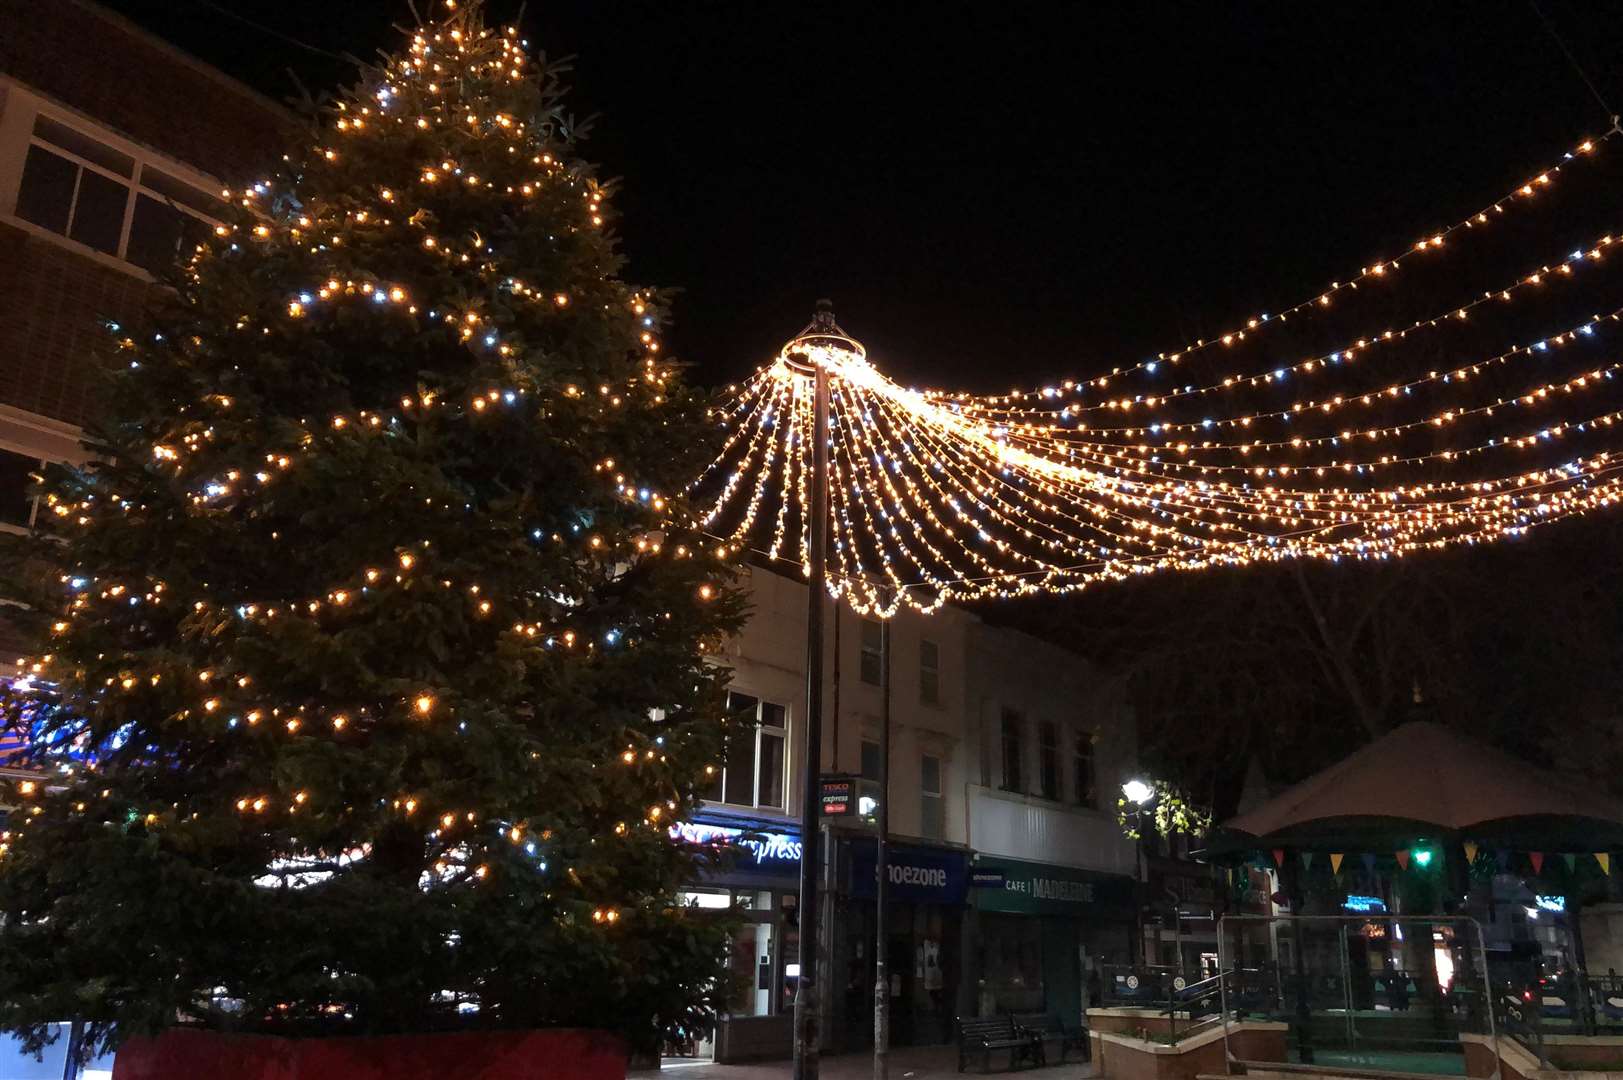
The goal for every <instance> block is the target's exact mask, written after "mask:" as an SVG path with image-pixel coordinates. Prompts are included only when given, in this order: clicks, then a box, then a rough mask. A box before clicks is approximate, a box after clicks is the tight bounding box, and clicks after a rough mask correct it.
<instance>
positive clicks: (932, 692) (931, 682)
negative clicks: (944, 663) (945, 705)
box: [919, 638, 941, 706]
mask: <svg viewBox="0 0 1623 1080" xmlns="http://www.w3.org/2000/svg"><path fill="white" fill-rule="evenodd" d="M926 651H928V652H929V653H930V654H932V655H931V656H930V657H929V660H930V662H929V663H925V659H926ZM919 703H920V704H922V705H937V706H939V705H940V704H941V646H940V644H939V643H937V642H935V641H932V640H931V639H930V638H919Z"/></svg>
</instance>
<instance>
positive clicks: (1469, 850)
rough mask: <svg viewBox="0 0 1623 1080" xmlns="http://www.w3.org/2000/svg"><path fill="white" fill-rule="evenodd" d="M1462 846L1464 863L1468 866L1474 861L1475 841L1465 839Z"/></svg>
mask: <svg viewBox="0 0 1623 1080" xmlns="http://www.w3.org/2000/svg"><path fill="white" fill-rule="evenodd" d="M1464 847H1465V865H1466V866H1470V865H1471V864H1472V863H1474V862H1476V842H1475V841H1474V840H1467V841H1466V842H1465V844H1464Z"/></svg>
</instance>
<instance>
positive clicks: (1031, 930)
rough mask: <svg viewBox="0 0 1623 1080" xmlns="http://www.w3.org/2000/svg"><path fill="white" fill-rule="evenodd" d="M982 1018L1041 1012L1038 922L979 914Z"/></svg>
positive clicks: (1040, 958) (1040, 960)
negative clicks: (1013, 1013) (1014, 1013)
mask: <svg viewBox="0 0 1623 1080" xmlns="http://www.w3.org/2000/svg"><path fill="white" fill-rule="evenodd" d="M979 941H980V949H981V977H982V982H981V990H980V1001H979V1003H978V1005H979V1010H980V1013H981V1015H982V1016H995V1015H999V1014H1004V1013H1011V1012H1016V1013H1019V1012H1041V1011H1042V1010H1043V1007H1044V998H1043V963H1042V955H1043V954H1042V920H1041V919H1035V918H1032V917H1030V916H1026V915H997V914H992V913H989V912H983V913H982V915H981V920H980V935H979Z"/></svg>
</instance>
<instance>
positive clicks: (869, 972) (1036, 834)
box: [695, 569, 1136, 1060]
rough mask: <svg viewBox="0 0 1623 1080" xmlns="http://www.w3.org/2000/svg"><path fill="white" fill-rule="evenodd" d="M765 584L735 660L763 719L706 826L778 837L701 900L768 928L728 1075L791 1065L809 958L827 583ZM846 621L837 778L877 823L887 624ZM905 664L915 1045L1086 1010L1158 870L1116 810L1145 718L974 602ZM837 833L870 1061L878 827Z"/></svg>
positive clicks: (843, 1024)
mask: <svg viewBox="0 0 1623 1080" xmlns="http://www.w3.org/2000/svg"><path fill="white" fill-rule="evenodd" d="M745 585H746V587H747V589H748V591H749V595H750V598H751V601H752V605H753V615H752V617H751V619H750V621H749V623H748V625H747V626H746V628H745V629H744V631H743V632H742V633H741V634H740V635H739V636H738V638H737V639H736V640H734V641H733V642H731V643H730V644H729V646H728V649H727V655H726V660H727V662H728V663H729V664H730V665H731V666H732V668H733V671H734V676H733V695H734V696H733V704H734V706H735V709H737V710H738V712H739V713H740V714H741V715H743V716H745V717H749V718H751V719H752V720H753V721H754V722H755V723H753V724H751V725H750V727H749V728H748V729H747V730H748V734H745V732H744V731H743V730H740V731H739V732H737V733H736V734H735V735H734V736H733V745H732V747H731V749H730V750H729V756H728V761H727V763H726V765H725V767H724V769H723V772H722V775H721V776H720V777H719V778H718V782H717V785H716V788H715V789H714V792H713V795H714V798H713V799H712V801H710V802H709V803H707V805H706V807H705V808H704V810H703V811H702V812H701V813H700V814H699V815H698V822H697V823H696V826H695V827H696V828H698V829H699V830H700V834H701V835H713V832H712V833H707V832H705V830H707V829H709V830H714V829H717V828H722V829H725V828H728V827H732V828H739V829H752V830H756V831H758V832H761V833H764V834H766V835H767V836H769V837H770V838H771V839H770V840H769V841H768V842H767V843H765V844H757V845H756V846H755V848H753V849H752V853H751V855H750V856H749V857H748V858H743V859H740V860H739V866H738V868H737V870H736V871H735V872H734V873H732V874H729V875H728V876H727V877H726V878H725V879H717V880H715V881H709V882H705V883H704V884H703V885H702V886H700V887H698V888H696V890H695V899H696V900H697V901H698V902H701V903H709V904H717V905H720V904H722V903H727V902H732V903H735V904H740V905H743V906H746V907H747V908H748V909H749V910H750V911H751V912H752V914H751V915H750V917H749V918H750V920H751V921H750V925H749V926H747V927H746V929H745V932H744V933H743V934H741V935H740V937H739V939H738V940H737V941H735V950H734V968H735V972H736V973H737V974H738V975H739V976H740V977H742V978H743V979H745V980H747V985H749V986H751V987H752V989H750V990H748V991H745V992H743V993H741V995H740V997H739V998H738V1000H737V1001H736V1004H735V1009H734V1013H733V1015H732V1016H731V1017H730V1018H729V1019H728V1020H727V1021H726V1022H724V1024H723V1025H722V1030H721V1031H720V1032H719V1033H718V1038H717V1043H716V1053H717V1056H718V1058H720V1059H722V1060H741V1059H744V1058H748V1057H757V1056H778V1055H781V1054H787V1052H788V1047H789V1019H790V1013H791V1011H792V1002H793V987H794V984H795V976H796V974H797V973H798V965H799V963H800V950H799V935H798V928H797V926H796V925H795V923H796V920H795V919H794V917H793V912H794V907H795V905H796V903H797V896H796V890H797V878H796V875H797V873H798V867H797V865H796V862H797V860H798V855H799V841H800V838H801V835H802V833H801V830H800V821H799V808H800V805H801V787H800V785H801V782H802V775H801V774H802V772H803V770H802V767H801V762H800V757H801V751H802V740H803V738H804V728H803V726H802V725H803V724H804V722H805V700H806V676H805V661H806V638H805V627H806V597H807V589H806V586H805V584H804V583H803V582H802V581H800V580H798V579H796V578H791V577H787V576H782V575H779V574H775V573H772V572H769V571H766V570H762V569H754V570H751V571H749V572H748V573H747V577H746V580H745ZM825 623H826V635H827V636H826V640H825V665H826V672H825V679H826V681H825V689H824V703H825V708H826V712H825V718H824V722H823V739H822V766H823V771H824V773H825V774H827V773H844V774H849V775H851V776H853V777H857V778H859V779H858V781H857V788H858V792H859V793H860V794H861V795H862V796H864V799H863V800H862V802H863V806H862V808H863V809H866V808H869V807H870V806H871V801H872V800H874V799H877V798H878V796H879V791H878V784H877V779H878V775H879V751H880V743H881V740H882V736H883V717H884V715H885V699H884V692H883V686H882V681H883V680H882V672H883V667H884V664H883V655H882V652H881V642H882V632H881V627H880V624H879V623H878V622H877V621H870V620H866V619H863V618H860V617H859V616H857V615H855V614H854V613H853V612H851V611H850V610H849V609H843V608H842V609H841V610H840V611H839V612H838V614H837V615H836V614H834V612H833V610H832V608H831V610H830V614H829V616H828V617H827V618H826V620H825ZM890 649H891V656H890V678H891V696H890V739H891V741H890V776H891V781H890V800H891V805H890V830H891V836H892V849H891V855H890V859H889V860H888V861H889V863H890V867H891V872H890V880H891V887H890V900H891V902H890V905H889V907H888V909H887V910H888V914H887V927H886V938H887V943H886V948H887V949H888V963H889V967H890V971H891V973H892V976H893V978H892V993H893V999H892V1001H893V1017H894V1019H893V1027H892V1030H893V1040H894V1041H895V1042H896V1043H898V1044H899V1045H906V1044H909V1043H931V1042H944V1041H947V1040H948V1039H949V1038H950V1037H951V1030H952V1027H951V1025H952V1021H953V1019H954V1018H955V1017H957V1016H960V1015H972V1014H975V1013H977V1012H980V1011H986V1010H989V1009H1002V1008H1006V1007H1013V1005H1015V1004H1018V1005H1020V1006H1021V1007H1027V1006H1029V1007H1031V1008H1033V1009H1042V1008H1046V1009H1050V1010H1053V1009H1059V1010H1064V1011H1066V1012H1067V1013H1069V1012H1070V1011H1071V1010H1072V1009H1073V1007H1075V1006H1076V1005H1077V1004H1078V1003H1079V994H1080V987H1081V986H1082V985H1083V982H1084V980H1085V968H1084V964H1086V963H1091V962H1092V960H1093V959H1095V958H1097V957H1099V956H1100V955H1101V954H1103V955H1106V956H1107V958H1109V959H1115V960H1125V959H1127V950H1128V948H1129V943H1130V938H1131V926H1132V910H1131V908H1130V906H1128V905H1130V898H1131V894H1132V882H1131V877H1132V874H1133V872H1134V868H1135V865H1136V862H1135V855H1134V851H1133V847H1132V845H1131V843H1129V842H1128V841H1126V840H1124V839H1123V838H1122V837H1121V833H1120V830H1119V828H1118V827H1117V825H1116V822H1115V816H1114V813H1115V792H1116V791H1117V789H1118V787H1119V785H1120V782H1121V781H1122V780H1123V779H1125V778H1126V777H1127V776H1128V775H1129V774H1130V773H1131V772H1132V761H1133V754H1134V746H1135V740H1134V737H1133V731H1132V723H1131V718H1130V717H1129V716H1127V715H1126V713H1125V712H1124V711H1123V710H1121V709H1119V708H1116V707H1115V706H1114V705H1113V704H1112V703H1111V701H1110V700H1109V697H1108V695H1107V694H1105V693H1104V692H1103V690H1102V688H1101V681H1100V680H1099V678H1098V677H1097V676H1096V674H1095V673H1094V672H1093V670H1092V669H1091V667H1090V666H1089V665H1088V663H1087V662H1086V661H1085V660H1084V659H1083V658H1081V657H1079V656H1077V655H1075V654H1073V653H1070V652H1067V651H1066V650H1064V649H1062V648H1059V647H1058V646H1055V645H1052V644H1050V643H1047V642H1044V641H1041V640H1039V639H1037V638H1034V637H1032V636H1031V635H1028V634H1025V633H1022V632H1020V631H1017V630H1013V629H1009V628H1002V627H996V626H991V625H988V624H986V623H985V622H983V621H982V620H981V619H980V618H979V617H977V616H976V615H974V614H971V613H969V612H966V611H964V610H961V609H958V608H952V607H947V608H943V609H941V610H939V611H937V612H935V613H934V614H932V615H928V616H924V615H919V614H918V613H916V612H913V611H910V610H904V611H903V612H902V613H900V614H899V615H898V616H896V618H895V619H894V620H893V621H892V624H891V627H890ZM823 827H824V828H825V829H826V830H827V832H826V836H827V841H826V842H825V845H824V847H825V851H826V852H828V854H827V869H826V877H825V881H826V885H827V888H828V892H827V894H826V895H827V900H826V901H825V903H824V904H823V908H822V910H823V922H824V933H825V935H827V938H826V940H827V942H828V955H827V957H826V958H825V964H826V965H827V966H826V967H825V968H824V969H823V977H822V986H823V988H824V995H823V996H824V1001H825V1008H826V1010H827V1011H826V1014H825V1023H824V1031H825V1033H826V1035H827V1039H828V1042H829V1045H830V1046H832V1047H842V1048H854V1047H858V1046H861V1045H863V1044H864V1043H865V1042H866V1041H867V1040H868V1039H869V1038H871V1029H872V1001H873V978H874V976H873V960H874V956H873V952H874V948H875V928H874V924H875V905H874V900H873V897H874V892H875V889H874V879H875V870H874V863H875V855H874V845H873V841H872V836H873V827H872V824H871V815H868V816H865V815H863V814H861V813H857V814H852V815H850V816H849V817H846V818H843V819H838V820H834V821H832V823H831V824H825V825H824V826H823ZM762 852H764V853H765V854H760V853H762ZM791 853H793V856H794V857H793V858H790V857H789V855H790V854H791ZM999 875H1001V876H999ZM978 878H985V879H987V880H988V881H990V880H993V879H994V878H995V879H996V883H995V884H988V885H977V884H976V881H977V879H978ZM988 930H989V931H990V933H988ZM1045 941H1046V943H1047V944H1046V945H1045V944H1044V942H1045ZM1050 953H1053V954H1054V955H1049V954H1050ZM1068 1019H1069V1020H1070V1022H1072V1023H1074V1022H1075V1018H1074V1017H1068Z"/></svg>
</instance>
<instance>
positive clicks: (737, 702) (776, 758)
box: [705, 693, 789, 810]
mask: <svg viewBox="0 0 1623 1080" xmlns="http://www.w3.org/2000/svg"><path fill="white" fill-rule="evenodd" d="M727 712H728V721H727V736H726V740H725V744H724V747H723V750H722V762H721V767H720V768H719V769H717V776H716V779H715V781H714V783H713V784H712V786H711V788H710V790H709V791H707V792H706V793H705V798H706V799H707V800H709V801H710V802H720V803H728V804H730V805H733V806H747V807H750V808H751V809H761V810H783V809H785V806H786V803H787V799H786V795H787V785H786V778H787V775H788V766H789V763H788V757H787V746H788V738H789V731H788V720H787V710H786V709H785V708H784V706H782V705H778V704H776V703H774V702H771V701H761V700H759V699H758V698H754V697H751V696H750V695H748V694H739V693H729V694H728V695H727Z"/></svg>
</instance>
